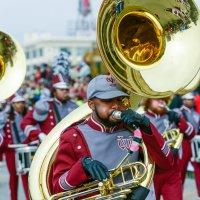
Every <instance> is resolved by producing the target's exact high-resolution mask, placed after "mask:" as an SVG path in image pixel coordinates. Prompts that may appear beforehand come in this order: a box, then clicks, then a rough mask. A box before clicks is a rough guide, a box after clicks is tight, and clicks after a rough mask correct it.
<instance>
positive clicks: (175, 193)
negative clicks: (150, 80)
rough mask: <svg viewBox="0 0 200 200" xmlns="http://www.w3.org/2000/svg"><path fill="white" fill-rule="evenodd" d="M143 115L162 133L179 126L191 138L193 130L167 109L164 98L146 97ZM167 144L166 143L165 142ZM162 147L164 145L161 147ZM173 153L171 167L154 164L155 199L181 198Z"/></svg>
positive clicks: (179, 175)
mask: <svg viewBox="0 0 200 200" xmlns="http://www.w3.org/2000/svg"><path fill="white" fill-rule="evenodd" d="M144 110H145V112H146V113H145V115H146V116H147V117H148V118H149V119H150V120H151V122H152V123H153V124H154V125H155V127H157V129H158V131H159V132H160V133H161V134H163V133H164V132H165V131H167V130H169V129H172V128H179V129H180V132H181V133H183V134H184V136H185V137H187V138H188V139H191V138H192V137H193V136H194V134H195V132H194V130H193V127H192V125H191V124H190V123H188V122H186V120H185V119H184V118H183V117H180V116H179V115H178V113H176V112H175V111H168V110H167V108H166V99H147V100H146V102H145V106H144ZM165 146H167V143H165ZM163 148H164V147H163ZM173 151H174V154H175V164H174V166H173V168H171V169H169V170H168V169H167V170H166V169H162V168H160V167H159V166H158V165H156V170H155V176H154V187H155V192H156V200H160V198H161V196H163V199H164V200H174V199H176V200H182V198H183V197H182V195H183V194H182V181H181V174H180V169H179V157H178V153H177V152H176V151H177V150H175V149H173Z"/></svg>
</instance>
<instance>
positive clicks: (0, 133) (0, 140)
mask: <svg viewBox="0 0 200 200" xmlns="http://www.w3.org/2000/svg"><path fill="white" fill-rule="evenodd" d="M3 147H4V137H3V129H2V130H0V152H3Z"/></svg>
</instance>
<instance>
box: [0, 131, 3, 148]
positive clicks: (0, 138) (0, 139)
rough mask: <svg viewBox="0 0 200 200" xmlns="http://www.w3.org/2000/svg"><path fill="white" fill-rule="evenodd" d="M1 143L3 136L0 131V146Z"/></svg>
mask: <svg viewBox="0 0 200 200" xmlns="http://www.w3.org/2000/svg"><path fill="white" fill-rule="evenodd" d="M2 143H3V136H2V135H1V133H0V146H1V145H2Z"/></svg>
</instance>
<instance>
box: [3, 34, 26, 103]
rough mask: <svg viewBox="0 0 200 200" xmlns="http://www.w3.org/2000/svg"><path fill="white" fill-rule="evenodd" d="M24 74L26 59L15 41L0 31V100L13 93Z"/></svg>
mask: <svg viewBox="0 0 200 200" xmlns="http://www.w3.org/2000/svg"><path fill="white" fill-rule="evenodd" d="M25 74H26V59H25V55H24V52H23V50H22V48H21V46H20V45H19V43H18V42H17V41H15V40H14V39H13V38H11V37H10V36H9V35H8V34H6V33H5V32H2V31H0V101H2V100H5V99H7V98H8V97H10V96H11V95H12V94H14V93H15V92H16V91H17V89H18V88H19V87H20V86H21V84H22V82H23V80H24V77H25Z"/></svg>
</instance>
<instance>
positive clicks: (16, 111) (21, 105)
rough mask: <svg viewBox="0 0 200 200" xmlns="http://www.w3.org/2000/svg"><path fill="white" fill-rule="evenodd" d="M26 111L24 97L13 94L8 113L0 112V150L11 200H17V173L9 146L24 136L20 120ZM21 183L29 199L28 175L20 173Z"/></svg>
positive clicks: (19, 141)
mask: <svg viewBox="0 0 200 200" xmlns="http://www.w3.org/2000/svg"><path fill="white" fill-rule="evenodd" d="M25 113H26V104H25V99H24V98H23V97H22V96H20V95H13V96H12V99H11V109H10V112H9V114H7V113H6V112H2V113H1V116H0V118H1V119H0V124H1V127H0V130H1V133H2V134H1V135H0V150H1V151H2V152H3V153H4V154H5V159H6V164H7V168H8V171H9V174H10V180H9V186H10V195H11V199H12V200H17V194H18V191H17V190H18V175H17V172H16V166H15V150H14V149H11V148H9V145H11V144H21V143H22V141H23V140H24V138H25V135H24V133H23V131H22V130H21V128H20V122H21V120H22V118H23V116H24V115H25ZM22 183H23V187H24V192H25V195H26V199H29V192H28V177H27V175H22Z"/></svg>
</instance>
